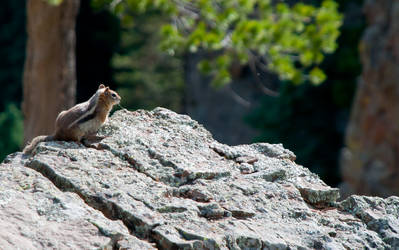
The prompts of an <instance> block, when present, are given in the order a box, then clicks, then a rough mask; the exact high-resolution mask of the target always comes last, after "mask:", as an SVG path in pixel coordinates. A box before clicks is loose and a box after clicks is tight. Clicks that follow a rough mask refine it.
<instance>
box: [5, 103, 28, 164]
mask: <svg viewBox="0 0 399 250" xmlns="http://www.w3.org/2000/svg"><path fill="white" fill-rule="evenodd" d="M0 138H1V140H0V161H2V160H3V159H4V157H6V156H7V155H8V154H10V153H12V152H15V151H17V150H19V147H20V146H21V144H22V140H23V117H22V113H21V111H20V110H19V109H18V108H17V107H16V106H15V105H14V104H8V105H7V107H6V109H5V111H4V112H2V113H0Z"/></svg>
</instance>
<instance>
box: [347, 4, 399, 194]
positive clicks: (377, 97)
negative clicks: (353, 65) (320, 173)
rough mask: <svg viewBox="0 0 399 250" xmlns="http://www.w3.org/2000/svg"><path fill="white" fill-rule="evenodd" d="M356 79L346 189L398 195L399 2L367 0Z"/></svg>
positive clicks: (349, 137) (348, 191)
mask: <svg viewBox="0 0 399 250" xmlns="http://www.w3.org/2000/svg"><path fill="white" fill-rule="evenodd" d="M364 10H365V14H366V19H367V21H368V27H367V29H366V30H365V33H364V36H363V39H362V42H361V43H360V46H359V48H360V55H361V59H362V65H363V72H362V75H361V79H360V81H359V86H358V89H357V94H356V98H355V100H354V105H353V109H352V114H351V118H350V122H349V125H348V128H347V131H346V134H347V135H346V145H347V147H346V149H345V150H344V151H343V154H342V164H341V168H342V176H343V179H344V185H342V190H343V191H344V193H347V194H348V193H358V194H366V195H378V196H383V197H387V196H390V195H399V157H398V155H399V140H398V138H399V84H398V79H399V1H391V0H367V1H365V8H364Z"/></svg>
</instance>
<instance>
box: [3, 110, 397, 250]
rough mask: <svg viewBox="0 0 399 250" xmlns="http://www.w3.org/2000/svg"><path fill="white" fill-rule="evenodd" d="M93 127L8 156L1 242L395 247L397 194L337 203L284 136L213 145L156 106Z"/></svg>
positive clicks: (192, 124)
mask: <svg viewBox="0 0 399 250" xmlns="http://www.w3.org/2000/svg"><path fill="white" fill-rule="evenodd" d="M100 134H101V135H103V136H107V137H106V138H105V139H104V140H103V141H101V142H100V143H97V144H93V145H92V147H91V148H86V147H84V146H82V145H78V144H76V143H73V142H70V143H68V142H46V143H41V144H39V145H38V147H37V148H36V150H35V152H34V155H32V156H30V157H26V156H23V155H21V153H15V154H13V155H10V156H9V157H7V158H6V160H5V162H4V163H3V164H2V165H0V170H1V171H0V206H1V209H0V218H1V221H2V225H4V224H6V225H9V226H8V227H9V228H10V229H12V230H10V229H7V230H6V231H4V230H0V246H1V244H4V245H5V246H6V247H8V246H10V247H11V246H12V245H14V246H15V245H17V246H22V248H29V247H31V246H32V248H45V247H48V248H51V247H53V246H55V244H63V245H56V247H53V248H100V247H103V246H106V247H109V248H114V249H120V248H124V247H130V248H132V249H145V248H151V247H157V248H160V249H361V248H363V247H366V248H379V249H384V248H385V249H391V248H394V247H399V243H398V242H399V220H398V216H399V198H398V197H390V198H388V199H382V198H371V197H361V196H352V197H350V198H348V199H346V200H344V201H342V202H337V201H336V199H337V198H338V196H339V195H338V193H339V192H338V189H335V188H331V187H328V186H327V185H325V184H324V183H323V182H322V181H321V180H320V179H319V178H318V177H317V176H316V175H315V174H312V173H311V172H310V171H309V170H307V169H306V168H303V167H302V166H299V165H297V164H295V162H294V159H295V155H294V154H293V153H292V152H290V151H288V150H286V149H284V148H283V147H282V145H271V144H267V143H261V144H252V145H240V146H234V147H230V146H227V145H224V144H220V143H218V142H217V141H215V140H214V139H213V138H212V136H211V134H210V133H209V132H208V131H207V130H205V129H204V128H203V127H202V126H201V125H200V124H198V123H197V122H196V121H194V120H191V119H190V118H189V117H188V116H185V115H178V114H176V113H174V112H172V111H169V110H166V109H162V108H157V109H155V110H153V111H141V110H140V111H136V112H129V111H126V110H122V111H118V112H116V113H115V114H114V115H113V116H112V117H111V118H110V120H109V121H108V122H107V123H106V125H105V126H104V127H103V128H102V129H101V131H100ZM39 173H40V174H41V175H40V174H39ZM2 228H4V227H2ZM5 228H7V227H5ZM44 233H45V234H44ZM14 235H16V236H14ZM43 235H44V236H43ZM25 246H26V247H25Z"/></svg>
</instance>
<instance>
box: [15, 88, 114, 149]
mask: <svg viewBox="0 0 399 250" xmlns="http://www.w3.org/2000/svg"><path fill="white" fill-rule="evenodd" d="M120 99H121V98H120V96H119V95H118V94H117V93H116V92H115V91H113V90H110V89H109V87H105V86H104V85H103V84H101V85H100V86H99V88H98V90H97V92H96V93H95V94H94V95H93V96H92V97H91V98H90V99H89V100H88V101H86V102H83V103H80V104H77V105H75V106H73V107H72V108H70V109H68V110H66V111H62V112H61V113H60V114H59V115H58V117H57V119H56V121H55V132H54V134H53V135H49V136H38V137H36V138H34V139H33V140H32V142H31V143H30V144H28V145H27V146H26V147H25V148H24V150H23V152H24V153H25V154H30V153H31V152H32V151H33V150H34V149H35V147H36V145H37V144H38V143H39V142H43V141H51V140H63V141H76V142H80V141H82V139H84V137H86V136H91V135H93V134H96V133H97V131H98V129H99V128H100V126H101V125H102V124H104V122H105V121H106V119H107V117H108V115H109V112H110V111H111V109H112V107H113V106H114V105H115V104H118V103H119V101H120Z"/></svg>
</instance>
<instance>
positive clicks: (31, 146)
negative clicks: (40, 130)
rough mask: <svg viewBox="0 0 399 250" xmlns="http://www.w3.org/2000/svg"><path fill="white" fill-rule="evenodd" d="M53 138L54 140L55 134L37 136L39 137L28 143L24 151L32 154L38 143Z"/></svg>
mask: <svg viewBox="0 0 399 250" xmlns="http://www.w3.org/2000/svg"><path fill="white" fill-rule="evenodd" d="M52 140H54V136H53V135H40V136H37V137H35V138H33V140H32V141H31V142H30V143H29V144H28V145H26V147H25V148H24V150H23V151H22V152H23V153H24V154H30V153H32V151H33V150H34V149H35V148H36V145H37V144H38V143H39V142H44V141H52Z"/></svg>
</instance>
